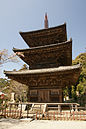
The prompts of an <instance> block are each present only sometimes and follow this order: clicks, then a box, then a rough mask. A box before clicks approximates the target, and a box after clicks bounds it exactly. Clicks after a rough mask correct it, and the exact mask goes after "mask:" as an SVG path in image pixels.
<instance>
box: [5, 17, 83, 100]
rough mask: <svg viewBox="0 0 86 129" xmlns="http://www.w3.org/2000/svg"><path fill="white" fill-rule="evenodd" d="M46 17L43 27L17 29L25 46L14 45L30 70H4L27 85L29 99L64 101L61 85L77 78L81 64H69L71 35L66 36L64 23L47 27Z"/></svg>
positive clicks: (70, 58) (73, 82) (68, 83)
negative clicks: (25, 30) (23, 30)
mask: <svg viewBox="0 0 86 129" xmlns="http://www.w3.org/2000/svg"><path fill="white" fill-rule="evenodd" d="M46 20H47V16H45V29H42V30H37V31H32V32H20V35H21V36H22V38H23V39H24V41H25V42H26V43H27V45H28V46H29V48H28V49H16V48H13V51H14V52H15V53H16V54H17V55H18V56H19V57H20V58H21V59H22V60H23V61H24V62H25V63H27V64H28V65H29V70H22V71H5V74H6V76H8V77H9V78H10V79H13V80H16V81H18V82H20V83H22V84H26V85H27V86H28V101H30V102H52V103H53V102H63V92H62V91H63V88H65V87H66V86H69V87H70V86H71V85H74V84H75V83H76V82H77V80H78V77H79V75H80V72H81V67H80V65H74V66H72V39H70V40H67V32H66V23H64V24H62V25H60V26H57V27H53V28H48V24H47V23H46ZM47 21H48V20H47Z"/></svg>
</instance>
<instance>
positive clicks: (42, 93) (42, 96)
mask: <svg viewBox="0 0 86 129" xmlns="http://www.w3.org/2000/svg"><path fill="white" fill-rule="evenodd" d="M38 93H39V96H38V100H39V102H41V103H42V102H49V90H39V92H38Z"/></svg>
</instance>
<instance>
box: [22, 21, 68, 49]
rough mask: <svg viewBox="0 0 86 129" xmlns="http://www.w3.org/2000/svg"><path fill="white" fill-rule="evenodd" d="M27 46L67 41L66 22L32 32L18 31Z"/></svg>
mask: <svg viewBox="0 0 86 129" xmlns="http://www.w3.org/2000/svg"><path fill="white" fill-rule="evenodd" d="M20 35H21V36H22V38H23V39H24V41H25V42H26V43H27V45H28V46H29V47H37V46H44V45H50V44H55V43H61V42H65V41H67V32H66V24H65V23H64V24H63V25H60V26H57V27H52V28H48V29H42V30H36V31H32V32H20Z"/></svg>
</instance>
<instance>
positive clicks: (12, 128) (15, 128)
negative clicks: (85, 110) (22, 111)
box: [0, 119, 86, 129]
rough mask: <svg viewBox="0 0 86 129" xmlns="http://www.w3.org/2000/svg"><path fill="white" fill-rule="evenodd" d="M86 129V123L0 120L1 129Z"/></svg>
mask: <svg viewBox="0 0 86 129" xmlns="http://www.w3.org/2000/svg"><path fill="white" fill-rule="evenodd" d="M24 128H25V129H86V121H49V120H33V121H31V122H30V120H22V121H21V120H14V119H0V129H24Z"/></svg>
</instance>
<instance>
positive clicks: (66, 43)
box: [13, 39, 72, 52]
mask: <svg viewBox="0 0 86 129" xmlns="http://www.w3.org/2000/svg"><path fill="white" fill-rule="evenodd" d="M69 44H72V39H70V40H67V41H65V42H61V43H55V44H50V45H44V46H38V47H32V48H26V49H17V48H13V51H14V52H37V51H41V50H42V49H43V50H45V49H49V48H51V49H53V48H55V47H58V49H59V48H60V47H65V46H66V45H69Z"/></svg>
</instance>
